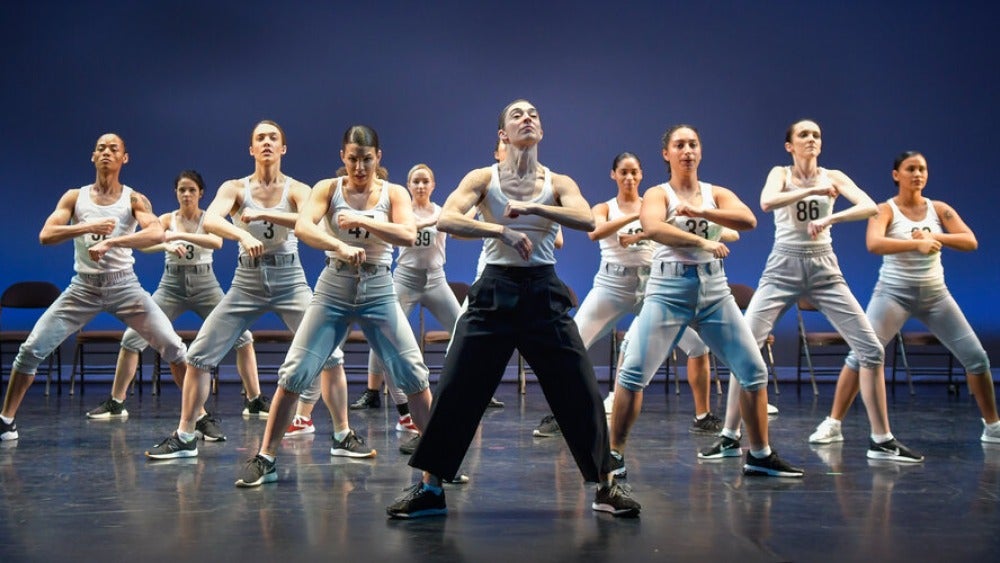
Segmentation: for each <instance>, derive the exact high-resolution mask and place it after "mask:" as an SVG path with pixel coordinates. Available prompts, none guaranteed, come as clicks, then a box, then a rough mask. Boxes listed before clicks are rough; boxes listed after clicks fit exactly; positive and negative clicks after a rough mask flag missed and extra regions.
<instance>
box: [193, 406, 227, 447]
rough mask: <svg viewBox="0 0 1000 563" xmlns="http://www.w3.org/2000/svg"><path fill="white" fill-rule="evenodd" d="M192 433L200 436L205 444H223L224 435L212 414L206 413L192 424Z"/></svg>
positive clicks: (217, 420)
mask: <svg viewBox="0 0 1000 563" xmlns="http://www.w3.org/2000/svg"><path fill="white" fill-rule="evenodd" d="M194 433H195V434H197V435H199V436H201V439H202V440H205V441H206V442H225V441H226V435H225V434H223V433H222V428H220V427H219V419H218V418H216V417H215V416H214V415H213V414H212V413H208V412H206V413H205V414H203V415H201V418H199V419H198V420H197V421H196V422H195V423H194Z"/></svg>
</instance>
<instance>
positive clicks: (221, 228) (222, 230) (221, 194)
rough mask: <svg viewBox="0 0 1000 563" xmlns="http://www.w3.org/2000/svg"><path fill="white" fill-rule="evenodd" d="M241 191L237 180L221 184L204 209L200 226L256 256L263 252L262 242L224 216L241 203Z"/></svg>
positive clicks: (240, 185)
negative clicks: (237, 244)
mask: <svg viewBox="0 0 1000 563" xmlns="http://www.w3.org/2000/svg"><path fill="white" fill-rule="evenodd" d="M242 193H243V184H242V182H240V181H239V180H229V181H227V182H225V183H224V184H222V186H220V187H219V191H218V192H217V193H216V194H215V199H213V200H212V203H210V204H209V206H208V209H206V210H205V220H204V221H202V227H203V228H204V229H205V232H206V233H211V234H213V235H218V236H220V237H222V238H224V239H229V240H234V241H236V242H238V243H240V244H241V245H243V248H244V250H246V252H247V254H248V255H250V256H253V257H257V256H260V255H261V254H263V253H264V243H262V242H261V241H259V240H257V239H256V238H254V236H253V235H251V234H250V233H249V232H247V231H245V230H243V229H241V228H239V227H237V226H236V225H234V224H232V223H230V222H229V221H228V220H226V216H227V215H229V214H230V213H233V212H235V211H236V209H237V208H238V207H239V205H240V204H241V203H242V202H241V201H240V195H241V194H242Z"/></svg>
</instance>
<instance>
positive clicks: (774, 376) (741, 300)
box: [712, 283, 781, 395]
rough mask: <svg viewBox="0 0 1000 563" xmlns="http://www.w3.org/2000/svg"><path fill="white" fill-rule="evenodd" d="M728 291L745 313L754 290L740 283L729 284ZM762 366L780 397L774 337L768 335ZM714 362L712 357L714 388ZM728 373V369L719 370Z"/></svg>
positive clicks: (715, 367)
mask: <svg viewBox="0 0 1000 563" xmlns="http://www.w3.org/2000/svg"><path fill="white" fill-rule="evenodd" d="M729 291H730V292H731V293H732V294H733V299H735V300H736V306H737V307H739V308H740V311H744V312H745V311H746V310H747V307H749V306H750V300H751V299H753V294H754V291H755V290H754V288H752V287H750V286H749V285H746V284H742V283H731V284H729ZM762 349H763V351H764V354H763V355H764V364H765V365H766V366H767V374H768V376H769V377H770V378H771V380H772V381H774V394H775V395H780V394H781V391H780V390H778V372H777V369H776V368H775V367H774V335H773V334H768V335H767V338H765V339H764V346H763V348H762ZM715 364H716V362H715V356H714V355H713V356H712V366H713V368H714V369H716V379H715V381H716V386H718V381H719V377H718V369H720V368H718V367H717V366H716V365H715ZM721 369H724V370H726V371H728V368H725V367H723V368H721Z"/></svg>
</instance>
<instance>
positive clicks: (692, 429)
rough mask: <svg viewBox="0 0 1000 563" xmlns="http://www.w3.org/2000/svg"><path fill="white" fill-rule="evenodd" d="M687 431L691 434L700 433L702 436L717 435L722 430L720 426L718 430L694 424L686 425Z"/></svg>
mask: <svg viewBox="0 0 1000 563" xmlns="http://www.w3.org/2000/svg"><path fill="white" fill-rule="evenodd" d="M688 432H690V433H691V434H701V435H703V436H718V435H719V432H722V427H721V426H720V427H719V429H718V430H709V429H706V428H696V427H694V426H690V427H688Z"/></svg>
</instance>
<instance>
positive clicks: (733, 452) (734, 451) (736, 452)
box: [698, 448, 743, 459]
mask: <svg viewBox="0 0 1000 563" xmlns="http://www.w3.org/2000/svg"><path fill="white" fill-rule="evenodd" d="M741 455H743V450H741V449H740V448H731V449H726V450H722V451H720V452H719V453H717V454H703V453H701V452H698V459H722V458H724V457H739V456H741Z"/></svg>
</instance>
